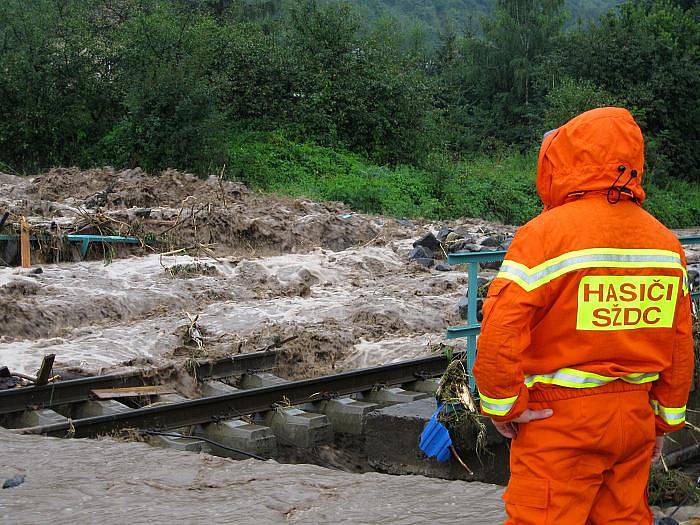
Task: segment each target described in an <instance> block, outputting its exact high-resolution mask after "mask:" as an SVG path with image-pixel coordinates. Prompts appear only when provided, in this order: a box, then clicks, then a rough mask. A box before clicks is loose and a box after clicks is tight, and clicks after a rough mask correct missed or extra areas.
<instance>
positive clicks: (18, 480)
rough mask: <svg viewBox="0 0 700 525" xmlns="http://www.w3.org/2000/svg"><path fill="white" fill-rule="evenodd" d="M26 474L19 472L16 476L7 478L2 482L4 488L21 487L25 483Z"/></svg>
mask: <svg viewBox="0 0 700 525" xmlns="http://www.w3.org/2000/svg"><path fill="white" fill-rule="evenodd" d="M25 478H26V476H25V475H24V474H17V475H16V476H15V477H14V478H10V479H6V480H5V483H3V484H2V488H4V489H11V488H14V487H19V486H20V485H21V484H22V483H24V480H25Z"/></svg>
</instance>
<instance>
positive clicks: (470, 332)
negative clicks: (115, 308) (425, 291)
mask: <svg viewBox="0 0 700 525" xmlns="http://www.w3.org/2000/svg"><path fill="white" fill-rule="evenodd" d="M679 240H680V241H681V244H683V245H691V244H700V235H693V236H686V237H679ZM505 256H506V252H505V251H493V252H462V253H453V254H450V255H448V256H447V262H448V263H449V264H451V265H453V266H457V265H460V264H466V265H467V267H468V268H467V271H468V275H469V281H468V285H467V286H468V288H467V324H466V325H464V326H457V327H454V328H448V329H447V339H461V338H464V337H466V338H467V352H466V361H467V362H466V369H467V374H468V375H469V386H470V388H471V389H472V392H473V393H474V394H475V395H478V393H477V391H476V382H475V381H474V376H473V375H472V368H473V367H474V361H475V360H476V338H477V337H478V335H479V332H481V324H480V323H479V321H478V318H477V302H478V293H477V290H478V286H479V280H478V279H479V263H486V262H501V261H503V259H504V258H505ZM691 296H692V298H693V300H694V301H695V302H696V303H697V304H698V307H700V290H698V291H695V292H692V294H691Z"/></svg>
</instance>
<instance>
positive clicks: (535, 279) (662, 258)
mask: <svg viewBox="0 0 700 525" xmlns="http://www.w3.org/2000/svg"><path fill="white" fill-rule="evenodd" d="M586 268H670V269H675V270H680V271H681V272H682V274H683V277H684V292H685V293H687V286H686V285H685V282H686V280H687V273H686V269H685V267H684V266H683V264H682V259H681V256H680V255H679V254H677V253H676V252H672V251H668V250H646V249H644V250H629V249H617V248H590V249H587V250H576V251H573V252H568V253H565V254H562V255H560V256H558V257H555V258H553V259H550V260H548V261H545V262H543V263H541V264H539V265H537V266H535V267H533V268H528V267H527V266H525V265H524V264H521V263H518V262H515V261H512V260H510V259H506V260H504V261H503V264H502V265H501V271H500V273H499V274H498V276H497V277H499V278H502V279H507V280H510V281H513V282H515V283H516V284H518V285H519V286H521V287H522V288H523V289H524V290H525V291H528V292H529V291H532V290H535V289H536V288H539V287H540V286H542V285H544V284H547V283H548V282H550V281H552V280H554V279H556V278H557V277H560V276H562V275H564V274H566V273H569V272H573V271H576V270H582V269H586Z"/></svg>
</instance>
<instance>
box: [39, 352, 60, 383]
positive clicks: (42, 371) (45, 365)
mask: <svg viewBox="0 0 700 525" xmlns="http://www.w3.org/2000/svg"><path fill="white" fill-rule="evenodd" d="M54 359H56V354H47V355H45V356H44V359H42V360H41V367H40V368H39V372H37V374H36V383H35V384H36V385H37V386H41V385H45V384H46V383H48V382H49V378H50V377H51V371H52V370H53V362H54Z"/></svg>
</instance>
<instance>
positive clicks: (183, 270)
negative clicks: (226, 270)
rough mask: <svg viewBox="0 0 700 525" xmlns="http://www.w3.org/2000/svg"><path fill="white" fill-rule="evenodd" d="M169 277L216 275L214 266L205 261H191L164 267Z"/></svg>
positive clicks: (182, 277)
mask: <svg viewBox="0 0 700 525" xmlns="http://www.w3.org/2000/svg"><path fill="white" fill-rule="evenodd" d="M166 271H167V272H168V273H169V274H170V276H171V277H176V278H180V279H191V278H193V277H197V276H199V275H217V274H218V273H219V271H218V270H217V269H216V266H214V265H212V264H207V263H201V262H193V263H187V264H174V265H173V266H169V267H168V268H166Z"/></svg>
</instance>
